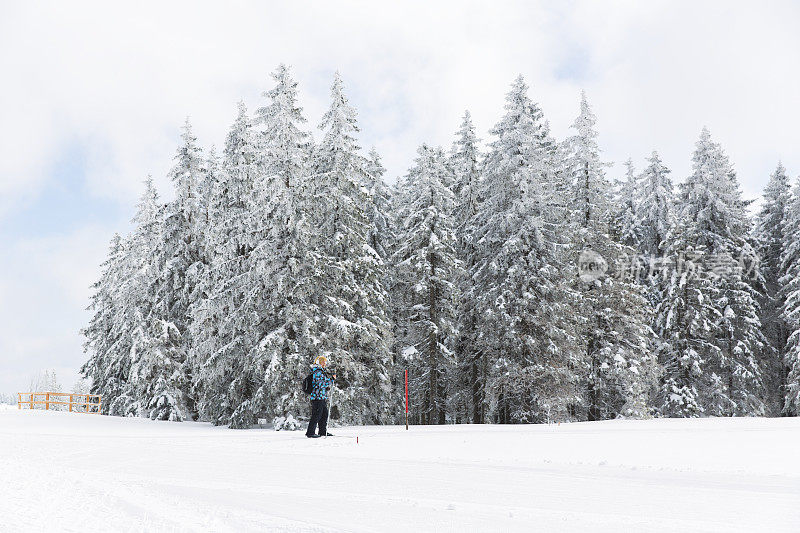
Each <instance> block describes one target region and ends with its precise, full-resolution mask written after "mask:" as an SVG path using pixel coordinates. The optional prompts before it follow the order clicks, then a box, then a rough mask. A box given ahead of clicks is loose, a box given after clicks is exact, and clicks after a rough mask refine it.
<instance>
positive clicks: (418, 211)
mask: <svg viewBox="0 0 800 533" xmlns="http://www.w3.org/2000/svg"><path fill="white" fill-rule="evenodd" d="M449 172H450V171H449V169H448V168H447V161H446V158H445V156H444V153H443V151H442V150H441V149H434V148H431V147H429V146H427V145H424V144H423V145H422V146H421V147H420V148H419V149H418V150H417V158H416V160H415V164H414V166H413V167H412V168H411V169H409V172H408V176H407V177H406V178H405V179H404V180H403V184H402V189H401V190H400V191H399V197H398V217H399V222H400V228H399V230H398V232H399V239H398V246H397V251H396V252H395V255H394V257H393V264H394V266H395V269H396V273H395V275H396V276H397V279H398V284H397V286H396V290H400V291H402V292H403V293H404V295H403V301H405V302H406V304H407V305H408V310H407V314H408V316H407V317H406V320H407V322H408V327H407V331H406V336H405V337H404V338H402V339H398V341H399V342H400V344H401V346H403V348H402V353H403V355H404V356H405V361H404V363H405V364H406V368H408V369H409V372H410V379H411V385H410V391H411V392H412V398H411V399H410V402H411V404H412V405H414V406H415V407H414V416H415V417H416V418H417V420H418V421H419V422H421V423H423V424H444V423H445V421H446V420H447V418H448V415H452V414H453V409H452V402H451V401H450V399H449V395H450V394H451V393H452V392H453V381H454V378H455V360H454V354H453V344H454V342H455V339H456V333H457V329H456V317H457V305H458V281H459V280H460V279H462V278H463V275H462V273H461V263H460V261H459V260H458V258H457V257H456V235H455V223H454V220H453V206H454V202H453V193H452V191H451V190H450V188H449V187H448V182H449V181H450V176H449ZM448 407H450V409H448ZM448 411H450V412H448Z"/></svg>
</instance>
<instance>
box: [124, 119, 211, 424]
mask: <svg viewBox="0 0 800 533" xmlns="http://www.w3.org/2000/svg"><path fill="white" fill-rule="evenodd" d="M181 140H182V144H181V146H180V147H179V148H178V152H177V154H176V156H175V166H174V167H173V168H172V170H171V171H170V173H169V176H170V179H171V180H172V182H173V184H174V186H175V200H173V201H172V202H170V203H169V204H167V206H166V209H165V215H164V230H163V238H162V240H161V242H160V246H159V248H158V250H157V251H156V252H155V254H154V255H155V260H156V261H157V266H156V267H155V271H156V272H157V274H156V276H157V277H156V281H155V283H156V290H155V293H154V295H153V297H152V298H153V311H152V312H153V315H154V318H153V322H152V324H153V325H154V326H153V327H154V335H155V336H156V338H157V340H158V341H157V343H156V344H155V345H154V346H153V348H152V350H151V352H152V354H153V358H152V360H150V361H148V362H147V363H146V364H145V365H144V368H146V372H145V375H146V376H147V378H146V379H147V380H149V381H150V383H151V386H150V387H148V389H147V392H145V393H143V394H145V396H143V397H141V398H139V400H140V401H141V402H142V403H143V405H144V406H145V409H148V410H150V417H151V418H157V419H162V420H166V419H170V420H181V419H183V418H185V417H188V416H193V411H194V405H193V404H194V401H193V398H191V396H190V391H191V383H192V382H193V380H194V379H193V376H192V361H191V360H190V359H189V358H188V357H187V353H188V351H189V347H190V346H191V345H192V340H191V337H190V335H189V323H190V320H191V316H190V309H191V308H192V306H193V303H194V302H195V301H196V300H197V299H198V298H199V295H198V293H197V292H196V289H197V288H198V286H199V284H200V282H201V280H202V277H203V271H204V269H205V264H204V257H203V252H204V235H205V232H206V223H207V220H206V217H205V216H204V213H203V204H204V201H205V196H206V194H207V193H206V192H205V191H204V190H203V185H204V184H206V183H208V180H207V178H206V177H205V175H204V172H205V169H204V168H203V157H202V152H201V150H200V148H199V147H198V146H197V139H196V137H195V136H194V135H193V134H192V129H191V126H190V124H189V121H188V119H187V121H186V124H185V126H184V129H183V133H182V135H181ZM176 369H180V370H176Z"/></svg>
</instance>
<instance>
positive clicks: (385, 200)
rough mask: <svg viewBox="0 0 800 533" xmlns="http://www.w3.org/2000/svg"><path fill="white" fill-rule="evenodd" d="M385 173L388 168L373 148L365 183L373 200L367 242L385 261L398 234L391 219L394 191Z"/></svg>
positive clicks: (368, 216) (368, 215) (369, 214)
mask: <svg viewBox="0 0 800 533" xmlns="http://www.w3.org/2000/svg"><path fill="white" fill-rule="evenodd" d="M384 174H386V169H385V168H384V166H383V164H382V163H381V157H380V155H379V154H378V152H377V150H375V148H372V149H371V150H370V151H369V154H368V157H367V163H366V172H365V174H364V183H363V185H364V187H366V189H367V191H368V192H369V195H370V198H371V200H372V202H371V203H370V205H369V211H368V213H367V218H368V219H369V224H370V230H369V237H368V239H367V242H369V245H370V246H371V247H372V249H373V250H375V252H376V253H377V254H378V257H380V258H381V260H382V261H383V262H384V263H385V262H386V260H387V259H388V257H389V256H390V255H391V253H392V248H393V246H394V244H395V239H396V236H395V235H394V233H393V229H394V228H393V226H392V223H391V221H390V216H391V212H392V193H391V190H390V189H389V187H388V186H387V185H386V182H385V181H384V180H383V176H384Z"/></svg>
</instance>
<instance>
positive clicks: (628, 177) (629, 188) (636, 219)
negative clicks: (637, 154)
mask: <svg viewBox="0 0 800 533" xmlns="http://www.w3.org/2000/svg"><path fill="white" fill-rule="evenodd" d="M616 192H617V194H616V198H615V199H614V205H615V207H616V209H615V213H614V216H613V217H612V227H611V233H612V235H613V236H614V237H615V238H616V239H617V240H619V241H620V242H622V244H624V245H626V246H630V247H631V248H633V249H634V250H636V251H637V253H640V252H641V246H640V241H641V240H642V224H641V220H640V216H639V214H638V213H637V211H638V205H637V199H638V196H639V176H638V175H637V174H636V168H635V167H634V166H633V161H632V160H630V159H628V160H627V161H625V179H624V180H619V184H618V187H617V191H616Z"/></svg>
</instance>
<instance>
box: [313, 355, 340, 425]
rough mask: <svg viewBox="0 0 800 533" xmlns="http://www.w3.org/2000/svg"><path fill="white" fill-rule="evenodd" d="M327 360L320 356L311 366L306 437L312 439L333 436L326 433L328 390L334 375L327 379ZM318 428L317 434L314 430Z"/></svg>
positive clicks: (334, 377)
mask: <svg viewBox="0 0 800 533" xmlns="http://www.w3.org/2000/svg"><path fill="white" fill-rule="evenodd" d="M327 364H328V358H327V357H325V356H324V355H320V356H319V357H317V358H316V359H314V364H313V365H311V372H312V378H311V383H312V391H311V420H309V422H308V430H307V431H306V437H308V438H309V439H314V438H317V437H324V436H333V435H332V434H331V433H328V403H327V402H328V389H329V388H330V387H331V385H333V380H334V379H336V374H334V375H333V376H331V377H329V376H328V374H327V372H325V366H326V365H327ZM317 426H319V434H316V433H315V430H316V428H317Z"/></svg>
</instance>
